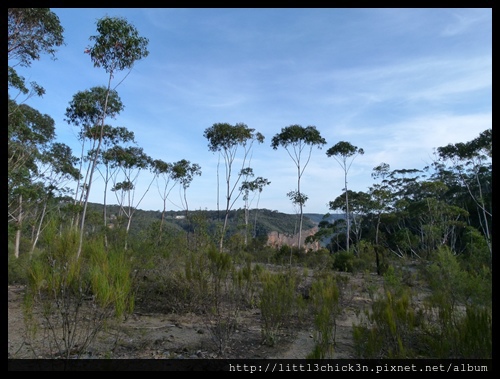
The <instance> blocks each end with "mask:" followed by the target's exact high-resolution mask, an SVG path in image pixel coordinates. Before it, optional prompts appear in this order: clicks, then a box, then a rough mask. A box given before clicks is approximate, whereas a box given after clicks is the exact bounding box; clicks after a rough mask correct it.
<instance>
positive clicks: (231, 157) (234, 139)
mask: <svg viewBox="0 0 500 379" xmlns="http://www.w3.org/2000/svg"><path fill="white" fill-rule="evenodd" d="M203 136H204V137H205V138H206V139H207V140H208V148H209V150H210V151H212V152H219V154H221V155H222V156H223V158H224V164H225V181H226V211H225V216H224V224H223V226H222V231H221V236H220V241H219V250H220V251H221V252H222V249H223V244H224V237H225V233H226V228H227V222H228V218H229V212H230V210H231V208H232V207H233V205H234V203H235V202H236V200H237V199H238V198H239V196H240V195H241V191H239V192H238V193H237V194H235V190H236V189H237V188H238V183H239V181H240V180H241V178H242V176H243V175H244V171H242V170H243V168H245V167H248V166H247V162H249V161H250V156H251V155H250V153H251V151H252V146H253V143H254V141H257V142H258V143H263V142H264V136H263V135H262V134H261V133H259V132H255V129H252V128H249V127H248V126H247V125H246V124H244V123H237V124H236V125H231V124H228V123H215V124H213V125H212V126H211V127H210V128H207V129H205V131H204V134H203ZM239 147H241V148H242V149H243V152H242V154H241V155H240V157H239V160H240V161H241V169H240V170H239V171H238V172H237V174H236V178H235V179H234V180H233V179H232V174H233V164H234V163H235V160H236V158H237V157H238V148H239ZM217 174H218V169H217ZM218 185H219V183H217V188H218ZM217 200H218V199H217Z"/></svg>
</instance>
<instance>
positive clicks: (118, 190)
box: [109, 145, 155, 249]
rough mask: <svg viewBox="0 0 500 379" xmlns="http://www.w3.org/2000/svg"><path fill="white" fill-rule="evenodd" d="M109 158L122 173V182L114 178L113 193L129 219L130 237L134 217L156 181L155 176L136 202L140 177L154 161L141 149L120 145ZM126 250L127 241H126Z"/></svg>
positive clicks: (112, 151) (111, 152)
mask: <svg viewBox="0 0 500 379" xmlns="http://www.w3.org/2000/svg"><path fill="white" fill-rule="evenodd" d="M111 157H112V158H111ZM109 158H110V159H112V163H111V166H112V167H117V168H118V169H119V171H120V172H121V175H120V179H121V181H118V176H119V175H116V176H115V177H114V178H113V188H112V189H111V191H113V192H114V193H115V195H116V200H117V201H118V204H119V205H120V212H121V213H122V214H124V215H125V217H126V218H127V226H126V233H127V235H128V233H129V230H130V224H131V222H132V217H133V215H134V214H135V212H136V211H137V207H138V206H139V205H140V203H141V202H142V200H143V199H144V197H145V196H146V194H147V193H148V191H149V189H150V187H151V185H152V184H153V181H154V180H155V177H154V176H153V178H152V180H151V181H150V182H149V184H148V186H147V187H146V190H145V191H144V193H143V194H142V196H140V198H139V200H137V201H136V200H135V194H136V191H137V183H138V180H139V175H140V174H141V172H142V171H143V170H149V169H150V168H151V167H152V159H151V158H150V157H149V156H148V155H147V154H146V153H144V150H143V149H142V148H141V147H136V146H129V147H126V148H123V147H121V146H118V145H117V146H115V147H113V148H111V149H110V150H109ZM126 248H127V241H125V249H126Z"/></svg>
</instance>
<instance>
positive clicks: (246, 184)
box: [240, 167, 254, 246]
mask: <svg viewBox="0 0 500 379" xmlns="http://www.w3.org/2000/svg"><path fill="white" fill-rule="evenodd" d="M242 174H243V175H244V180H243V182H242V183H241V187H240V192H242V193H243V202H244V206H243V212H244V222H245V237H244V238H245V246H247V245H248V220H249V217H250V198H249V195H250V192H251V191H252V187H253V184H252V182H250V181H249V180H248V179H249V178H251V177H253V176H254V173H253V169H252V168H251V167H247V168H244V169H243V170H242Z"/></svg>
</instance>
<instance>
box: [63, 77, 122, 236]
mask: <svg viewBox="0 0 500 379" xmlns="http://www.w3.org/2000/svg"><path fill="white" fill-rule="evenodd" d="M123 108H124V105H123V103H122V101H121V99H120V97H119V96H118V92H116V91H115V90H109V91H108V89H107V88H106V87H104V86H97V87H92V88H90V89H88V90H85V91H80V92H78V93H76V94H75V95H73V99H72V100H71V102H70V103H69V106H68V107H67V108H66V113H65V116H66V119H65V120H66V122H67V123H68V124H73V125H75V126H78V127H80V128H81V129H80V131H79V132H78V139H79V141H80V144H81V152H80V172H81V173H82V177H81V179H80V180H79V181H78V182H77V187H76V191H75V204H78V205H79V206H81V207H84V205H85V204H86V201H87V199H88V196H89V192H90V185H91V181H92V172H93V170H94V169H96V165H97V163H98V162H99V159H102V158H103V156H102V155H103V151H102V149H103V148H102V147H101V146H102V145H106V144H107V141H111V140H112V139H113V138H115V137H112V138H111V139H109V138H105V135H106V133H105V131H106V130H107V131H110V130H111V128H112V127H111V126H109V125H105V124H102V122H101V120H102V118H103V117H106V118H116V117H117V115H118V114H120V112H121V111H122V110H123ZM104 162H107V159H106V153H104ZM84 165H85V167H84ZM83 219H84V217H82V219H81V221H82V223H83ZM79 222H80V221H79V220H77V221H76V225H77V226H78V225H79Z"/></svg>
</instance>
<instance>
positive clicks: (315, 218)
mask: <svg viewBox="0 0 500 379" xmlns="http://www.w3.org/2000/svg"><path fill="white" fill-rule="evenodd" d="M304 217H307V218H309V219H310V220H311V221H312V222H315V223H317V224H319V223H320V222H321V221H328V222H333V221H335V220H340V219H344V218H345V215H344V214H340V213H333V214H328V217H325V214H321V213H304Z"/></svg>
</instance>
